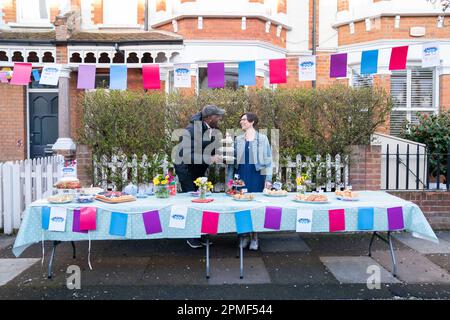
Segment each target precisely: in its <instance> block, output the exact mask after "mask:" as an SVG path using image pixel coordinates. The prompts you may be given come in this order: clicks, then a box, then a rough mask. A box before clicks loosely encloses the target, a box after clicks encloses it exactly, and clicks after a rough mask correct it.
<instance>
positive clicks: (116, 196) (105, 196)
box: [95, 191, 136, 203]
mask: <svg viewBox="0 0 450 320" xmlns="http://www.w3.org/2000/svg"><path fill="white" fill-rule="evenodd" d="M95 199H96V200H99V201H103V202H106V203H122V202H130V201H136V198H135V197H133V196H132V195H129V194H127V193H125V192H120V191H107V192H101V193H99V194H98V195H96V196H95Z"/></svg>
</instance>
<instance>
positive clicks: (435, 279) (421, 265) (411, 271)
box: [372, 250, 450, 284]
mask: <svg viewBox="0 0 450 320" xmlns="http://www.w3.org/2000/svg"><path fill="white" fill-rule="evenodd" d="M395 256H396V260H397V276H398V278H399V279H400V280H402V281H405V282H406V283H427V284H428V283H433V284H434V283H444V284H449V283H450V274H449V273H448V272H447V271H446V270H444V269H443V268H441V267H439V266H437V265H436V264H434V263H433V262H431V261H430V260H428V259H427V258H426V257H424V256H422V255H420V254H419V253H417V252H416V251H413V250H396V251H395ZM372 257H373V258H374V259H375V260H376V261H377V262H378V263H379V264H381V265H382V266H383V267H385V268H386V269H387V270H389V271H392V260H391V255H390V252H389V251H374V252H372Z"/></svg>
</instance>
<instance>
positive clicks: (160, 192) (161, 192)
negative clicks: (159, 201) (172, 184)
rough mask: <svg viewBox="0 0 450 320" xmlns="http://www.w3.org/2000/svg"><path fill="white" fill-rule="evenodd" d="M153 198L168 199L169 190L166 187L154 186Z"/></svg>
mask: <svg viewBox="0 0 450 320" xmlns="http://www.w3.org/2000/svg"><path fill="white" fill-rule="evenodd" d="M155 196H156V197H157V198H168V197H169V196H170V190H169V189H168V188H167V186H155Z"/></svg>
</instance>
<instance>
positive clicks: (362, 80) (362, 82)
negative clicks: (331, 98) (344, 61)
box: [352, 71, 373, 88]
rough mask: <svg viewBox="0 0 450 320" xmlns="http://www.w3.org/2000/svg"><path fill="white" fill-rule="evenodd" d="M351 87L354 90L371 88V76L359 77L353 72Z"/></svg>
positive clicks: (359, 75)
mask: <svg viewBox="0 0 450 320" xmlns="http://www.w3.org/2000/svg"><path fill="white" fill-rule="evenodd" d="M352 78H353V80H352V86H353V87H355V88H371V87H372V86H373V75H361V74H359V73H358V72H356V71H353V77H352Z"/></svg>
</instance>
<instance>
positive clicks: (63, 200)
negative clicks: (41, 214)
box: [47, 194, 73, 204]
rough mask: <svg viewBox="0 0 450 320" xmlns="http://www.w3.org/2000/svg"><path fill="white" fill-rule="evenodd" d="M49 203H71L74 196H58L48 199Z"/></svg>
mask: <svg viewBox="0 0 450 320" xmlns="http://www.w3.org/2000/svg"><path fill="white" fill-rule="evenodd" d="M47 201H48V202H50V203H55V204H62V203H69V202H72V201H73V196H72V195H70V194H58V195H55V196H50V197H48V198H47Z"/></svg>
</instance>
